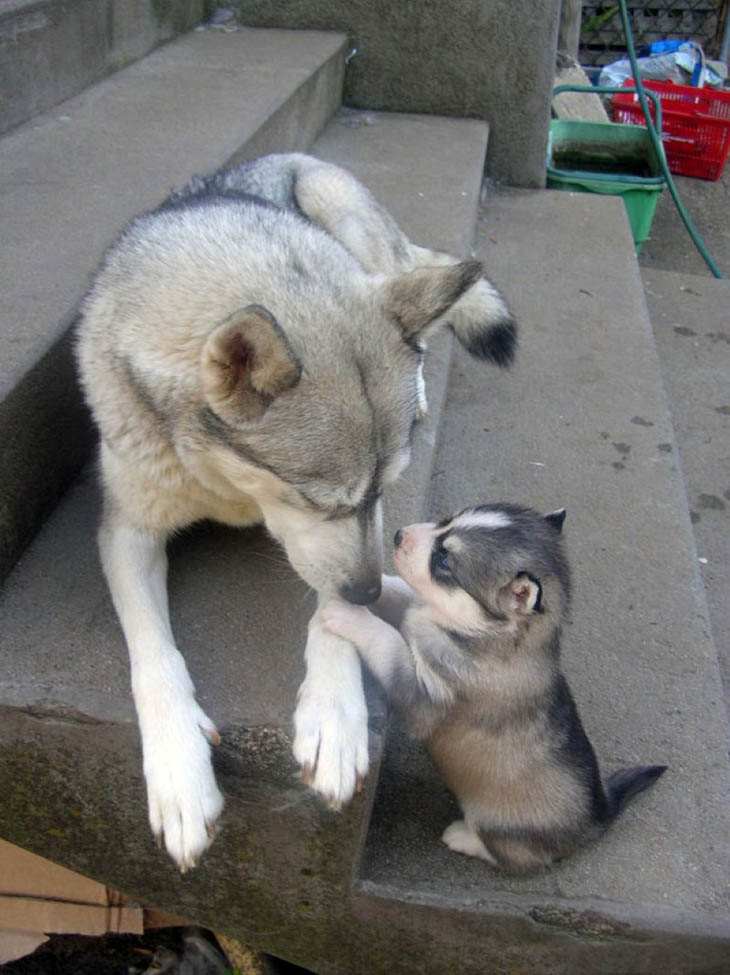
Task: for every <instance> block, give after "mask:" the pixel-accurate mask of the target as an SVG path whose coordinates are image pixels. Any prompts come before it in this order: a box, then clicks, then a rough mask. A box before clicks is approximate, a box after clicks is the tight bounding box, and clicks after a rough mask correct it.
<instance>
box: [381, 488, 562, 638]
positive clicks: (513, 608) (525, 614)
mask: <svg viewBox="0 0 730 975" xmlns="http://www.w3.org/2000/svg"><path fill="white" fill-rule="evenodd" d="M564 520H565V510H564V509H561V510H560V511H556V512H553V513H551V514H548V515H540V514H538V513H537V512H536V511H532V510H531V509H529V508H521V507H518V506H516V505H508V504H495V505H480V506H479V507H475V508H467V509H465V510H464V511H461V512H459V514H457V515H454V516H453V517H451V518H447V519H445V520H444V521H442V522H439V523H438V524H430V523H429V524H420V525H410V526H409V527H407V528H403V529H400V530H399V531H398V532H396V535H395V539H394V543H395V555H394V560H395V566H396V569H397V570H398V573H399V574H400V575H401V576H402V577H403V579H405V581H406V582H408V583H409V585H410V586H412V588H413V589H414V590H415V591H416V592H417V593H418V595H419V596H420V597H421V599H423V600H424V602H426V603H427V604H428V605H429V606H430V607H431V609H432V611H433V614H434V619H435V621H436V622H437V623H439V625H441V626H444V627H446V628H448V629H449V630H451V631H453V632H456V633H461V634H465V635H480V634H483V635H485V636H486V635H493V636H498V635H500V634H504V635H508V634H511V635H515V636H517V635H518V634H520V633H521V632H524V631H525V630H527V629H529V628H530V627H531V626H532V625H533V623H534V622H537V621H540V622H543V623H548V624H549V625H550V626H555V625H557V624H558V623H559V622H560V620H561V617H562V615H563V613H564V611H565V610H566V608H567V605H568V601H569V597H570V576H569V570H568V565H567V562H566V560H565V556H564V554H563V550H562V545H561V539H560V533H561V529H562V525H563V521H564Z"/></svg>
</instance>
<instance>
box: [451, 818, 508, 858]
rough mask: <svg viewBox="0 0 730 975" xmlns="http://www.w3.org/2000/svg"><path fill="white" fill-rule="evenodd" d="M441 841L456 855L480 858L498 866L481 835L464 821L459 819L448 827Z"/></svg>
mask: <svg viewBox="0 0 730 975" xmlns="http://www.w3.org/2000/svg"><path fill="white" fill-rule="evenodd" d="M441 839H442V840H443V841H444V843H445V844H446V845H447V846H448V848H449V849H450V850H453V852H454V853H463V854H465V855H466V856H469V857H479V859H480V860H486V861H487V863H491V864H492V866H496V863H497V861H496V860H495V859H494V857H493V856H492V854H491V853H490V852H489V850H488V849H487V848H486V846H485V845H484V843H483V842H482V840H481V837H480V836H479V834H478V833H477V832H476V831H475V830H473V829H472V828H471V826H469V825H468V824H467V823H466V822H465V821H464V820H463V819H457V820H456V822H453V823H452V824H451V826H447V827H446V829H445V830H444V832H443V835H442V837H441Z"/></svg>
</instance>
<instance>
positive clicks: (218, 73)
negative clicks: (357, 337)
mask: <svg viewBox="0 0 730 975" xmlns="http://www.w3.org/2000/svg"><path fill="white" fill-rule="evenodd" d="M344 52H345V38H344V37H343V35H341V34H328V33H320V32H314V31H311V32H310V31H301V32H300V31H274V30H256V29H242V30H240V31H236V32H234V33H221V32H218V31H202V32H197V31H196V32H193V33H191V34H188V35H186V36H185V37H182V38H180V39H179V40H176V41H174V42H172V43H170V44H168V45H166V46H164V47H162V48H160V49H158V50H156V51H154V52H153V53H152V54H150V55H148V56H147V57H145V58H144V59H143V60H142V61H139V62H138V63H136V64H134V65H131V66H130V67H128V68H125V69H124V70H122V71H119V72H117V73H116V74H115V75H113V76H112V77H110V78H107V79H105V80H104V81H101V82H99V83H98V84H96V85H94V86H93V87H92V88H89V89H87V90H86V91H84V92H83V93H82V94H81V95H78V96H76V97H74V98H72V99H70V100H68V101H66V102H64V103H63V105H62V106H59V107H58V108H56V109H54V110H53V111H51V112H47V113H45V114H43V115H39V116H37V117H36V118H35V119H34V120H33V121H32V122H29V123H27V124H26V125H24V126H21V127H20V128H18V129H16V130H14V131H13V132H11V133H9V134H7V135H6V136H5V137H3V138H2V139H0V171H2V179H1V180H0V213H1V214H2V225H3V242H4V244H5V249H4V254H3V258H4V259H3V260H2V261H1V262H0V296H1V297H0V320H1V321H2V323H3V338H2V343H3V346H2V348H3V354H2V356H1V357H0V445H2V446H1V447H0V450H2V459H1V462H0V472H1V473H0V578H2V576H3V575H4V573H5V572H7V571H8V569H9V568H10V567H11V566H12V564H13V562H14V560H15V559H16V558H17V556H18V554H19V552H20V551H21V550H22V547H23V545H24V544H25V542H26V541H27V539H28V538H29V537H30V536H31V535H32V533H33V532H34V531H35V530H36V528H37V527H38V525H39V524H40V522H41V521H42V519H43V518H44V517H45V516H46V515H47V514H48V512H49V511H50V510H51V509H52V507H53V505H54V504H55V503H56V501H57V500H58V497H59V496H60V494H61V492H62V491H63V489H64V488H65V486H66V485H67V484H68V482H69V480H70V478H71V477H72V476H73V475H74V474H76V473H77V472H78V470H79V468H80V467H81V466H82V464H83V463H84V461H85V460H86V458H87V457H88V452H89V448H90V445H91V442H92V434H91V429H90V426H89V423H88V419H87V416H86V413H85V410H84V408H83V406H82V403H81V399H80V396H79V394H78V391H77V388H76V383H75V380H74V376H73V366H72V361H71V352H70V341H69V336H68V327H69V323H70V321H71V320H72V319H73V316H74V314H75V309H76V306H77V303H78V301H79V300H80V298H81V297H82V296H83V294H84V292H85V290H86V287H87V283H88V277H89V274H90V273H91V272H92V271H93V269H94V267H95V266H96V264H97V263H98V260H99V258H100V256H101V254H102V252H103V250H104V249H105V247H106V246H107V245H108V244H109V243H110V242H111V241H112V240H113V238H114V236H115V235H116V233H117V232H118V230H119V228H120V226H121V225H122V224H123V223H124V221H125V220H128V219H129V218H130V217H132V216H134V214H135V213H138V212H139V211H140V210H143V209H146V208H148V207H151V206H154V205H156V204H157V203H159V202H160V201H161V200H162V199H164V197H165V196H166V195H167V193H168V192H169V190H170V187H171V186H174V185H180V184H182V183H184V182H185V181H187V179H189V177H190V176H191V175H192V174H193V173H194V172H206V171H210V170H213V169H216V168H218V167H220V166H223V165H224V164H226V163H228V162H231V161H234V160H239V159H242V158H247V157H250V156H255V155H259V154H261V153H263V152H268V151H272V150H274V149H276V150H286V149H304V148H307V147H308V146H309V145H310V144H311V143H312V141H313V140H314V138H315V137H316V136H317V135H318V134H319V132H320V131H321V130H322V128H323V126H324V124H325V123H326V121H327V119H328V118H329V117H330V116H331V115H332V114H333V113H334V111H335V110H336V108H337V106H338V105H339V101H340V92H341V85H342V76H343V70H344Z"/></svg>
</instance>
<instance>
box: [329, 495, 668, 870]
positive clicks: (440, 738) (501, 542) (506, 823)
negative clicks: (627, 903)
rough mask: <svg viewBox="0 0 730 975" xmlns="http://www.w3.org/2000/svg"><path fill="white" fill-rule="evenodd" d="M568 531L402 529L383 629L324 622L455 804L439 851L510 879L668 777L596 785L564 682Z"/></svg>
mask: <svg viewBox="0 0 730 975" xmlns="http://www.w3.org/2000/svg"><path fill="white" fill-rule="evenodd" d="M564 517H565V511H564V510H562V509H561V510H560V511H557V512H553V513H552V514H549V515H546V516H544V517H543V516H541V515H539V514H537V512H535V511H532V510H530V509H527V508H521V507H517V506H515V505H507V504H501V505H483V506H480V507H477V508H469V509H466V510H465V511H462V512H460V513H459V514H457V515H455V516H453V517H452V518H449V519H446V521H443V522H441V523H440V524H438V525H432V524H427V525H412V526H410V527H409V528H406V529H403V530H402V531H400V532H398V533H396V537H395V542H396V553H395V559H396V566H397V568H398V570H399V572H400V573H401V576H402V578H401V579H398V578H391V577H385V584H384V587H383V595H382V596H381V599H380V601H379V603H378V604H376V606H375V607H374V609H375V612H376V613H377V614H378V617H380V618H378V617H376V616H374V615H373V614H372V613H370V612H369V611H368V610H366V609H365V608H364V607H354V606H351V605H347V604H344V603H342V602H341V601H339V600H336V599H335V600H332V601H331V602H330V603H328V604H327V605H326V606H325V607H324V610H323V615H324V619H325V623H326V625H327V627H328V628H329V629H330V630H331V632H334V633H336V634H338V635H339V636H342V637H343V638H346V639H348V640H351V641H352V642H353V643H354V644H355V645H356V646H357V648H358V650H359V651H360V653H361V655H362V656H363V658H364V660H365V661H366V663H367V664H368V665H369V667H370V668H371V669H372V670H373V672H374V673H375V675H376V677H378V679H379V680H380V681H381V683H382V684H383V686H384V687H385V690H386V692H387V693H388V695H389V697H390V698H391V699H392V700H393V701H394V702H395V703H396V704H397V705H398V706H399V707H400V708H401V709H402V710H403V713H404V715H405V717H406V720H407V724H408V726H409V728H410V731H411V732H412V733H413V734H414V735H416V736H418V737H422V738H425V739H426V740H427V744H428V748H429V750H430V752H431V754H432V756H433V758H434V760H435V762H436V764H437V766H438V767H439V769H440V771H441V773H442V775H443V776H444V778H445V780H446V782H447V783H448V785H449V786H450V787H451V789H452V790H453V792H454V793H455V794H456V796H457V798H458V800H459V803H460V805H461V807H462V810H463V813H464V819H463V820H459V821H457V822H456V823H452V825H451V826H449V827H448V829H447V830H446V831H445V833H444V836H443V839H444V841H445V842H446V843H447V844H448V845H449V847H450V848H451V849H453V850H456V851H457V852H461V853H466V854H468V855H471V856H478V857H481V858H483V859H484V860H486V861H487V862H488V863H489V864H490V865H491V866H493V867H495V868H496V869H500V870H503V871H506V872H513V873H519V872H523V871H528V870H534V869H536V868H540V867H545V866H549V865H550V864H551V863H553V862H555V861H556V860H559V859H562V858H563V857H565V856H567V855H568V854H570V853H572V852H573V851H574V850H575V849H576V848H577V847H578V846H580V845H581V844H583V843H585V842H587V841H588V840H590V839H593V838H595V837H596V836H598V835H599V834H600V833H601V832H602V831H603V830H604V829H606V827H607V826H608V825H609V824H610V823H611V822H612V821H613V820H614V819H615V817H616V816H617V815H618V813H619V811H620V810H621V809H622V808H623V806H624V805H625V804H626V802H628V800H629V799H630V798H631V797H632V796H633V795H635V794H636V793H637V792H640V791H641V790H642V789H644V788H646V787H647V786H648V785H650V784H651V783H652V782H654V781H655V780H656V779H657V778H658V777H659V775H661V774H662V772H663V771H664V770H665V766H650V767H640V768H633V769H623V770H621V771H620V772H618V773H615V774H614V775H613V776H611V777H610V778H609V779H608V780H607V782H606V785H605V787H604V785H603V783H602V782H601V777H600V773H599V770H598V763H597V761H596V757H595V754H594V751H593V748H592V746H591V743H590V741H589V740H588V738H587V736H586V734H585V731H584V730H583V726H582V724H581V721H580V718H579V716H578V712H577V709H576V707H575V703H574V701H573V698H572V695H571V693H570V689H569V688H568V684H567V682H566V680H565V678H564V676H563V675H562V673H561V670H560V627H561V623H562V622H563V620H564V617H565V614H566V612H567V608H568V603H569V599H570V575H569V570H568V564H567V562H566V559H565V555H564V553H563V549H562V545H561V539H560V532H561V528H562V524H563V520H564ZM404 580H405V581H404ZM408 583H410V585H411V586H412V587H413V588H410V586H409V585H408Z"/></svg>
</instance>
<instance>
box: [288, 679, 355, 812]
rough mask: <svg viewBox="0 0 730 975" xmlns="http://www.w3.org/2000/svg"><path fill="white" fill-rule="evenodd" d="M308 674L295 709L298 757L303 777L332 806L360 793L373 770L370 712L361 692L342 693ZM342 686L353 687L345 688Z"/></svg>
mask: <svg viewBox="0 0 730 975" xmlns="http://www.w3.org/2000/svg"><path fill="white" fill-rule="evenodd" d="M334 690H335V693H333V692H332V691H331V690H330V691H328V690H327V689H326V688H319V687H317V686H316V685H315V682H314V681H311V680H309V679H306V680H305V681H304V683H303V684H302V686H301V687H300V689H299V694H298V697H297V708H296V711H295V713H294V732H295V734H294V757H295V758H296V760H297V762H298V763H299V765H300V766H301V769H302V771H301V778H302V781H303V782H305V783H306V784H307V785H309V786H310V787H311V788H312V789H314V791H315V792H318V793H319V794H320V795H321V796H322V797H323V798H324V799H325V800H326V801H327V803H328V804H329V806H330V807H331V808H332V809H341V808H342V806H343V805H344V804H345V803H347V802H349V801H350V799H351V798H352V796H353V795H354V793H355V792H359V791H360V789H361V787H362V782H363V779H364V778H365V776H366V775H367V772H368V715H367V707H366V704H365V697H364V695H363V692H362V687H361V686H360V688H359V695H357V694H354V693H349V694H347V693H345V694H337V693H336V691H337V689H336V688H335V689H334ZM341 690H347V689H345V688H343V689H341Z"/></svg>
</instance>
